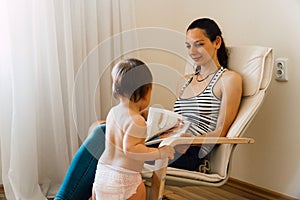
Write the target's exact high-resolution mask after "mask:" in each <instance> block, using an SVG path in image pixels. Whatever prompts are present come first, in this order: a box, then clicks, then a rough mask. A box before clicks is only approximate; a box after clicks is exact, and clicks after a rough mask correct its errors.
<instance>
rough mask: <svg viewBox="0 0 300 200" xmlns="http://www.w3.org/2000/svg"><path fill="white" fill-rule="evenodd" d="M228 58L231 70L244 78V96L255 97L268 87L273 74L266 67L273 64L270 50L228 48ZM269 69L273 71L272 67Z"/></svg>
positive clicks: (256, 47) (255, 47) (251, 47)
mask: <svg viewBox="0 0 300 200" xmlns="http://www.w3.org/2000/svg"><path fill="white" fill-rule="evenodd" d="M228 56H229V57H228V67H229V69H231V70H233V71H236V72H238V73H239V74H241V76H242V78H243V96H252V95H255V94H256V93H257V92H258V90H259V89H263V88H265V87H267V86H268V84H269V82H270V75H271V72H270V70H267V69H265V67H266V66H268V65H269V64H270V63H269V62H272V55H271V49H270V48H267V47H260V46H234V47H228ZM266 62H268V63H266ZM269 68H270V69H271V67H269ZM262 72H264V73H262Z"/></svg>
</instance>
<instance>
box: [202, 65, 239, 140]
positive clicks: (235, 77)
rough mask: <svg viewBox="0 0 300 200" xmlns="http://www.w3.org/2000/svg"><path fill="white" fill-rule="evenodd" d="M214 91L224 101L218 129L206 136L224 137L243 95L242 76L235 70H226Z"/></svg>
mask: <svg viewBox="0 0 300 200" xmlns="http://www.w3.org/2000/svg"><path fill="white" fill-rule="evenodd" d="M215 89H216V91H215ZM214 92H216V93H217V94H220V95H221V98H222V103H221V108H220V111H219V118H218V121H217V126H216V129H215V131H212V132H209V133H207V134H206V136H211V137H224V136H226V134H227V132H228V130H229V128H230V126H231V124H232V123H233V121H234V119H235V118H236V115H237V113H238V110H239V106H240V102H241V97H242V78H241V76H240V75H239V74H238V73H236V72H233V71H229V70H228V71H225V72H224V73H223V75H222V76H221V78H220V80H219V81H218V83H217V84H216V88H214Z"/></svg>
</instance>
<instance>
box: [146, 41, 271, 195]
mask: <svg viewBox="0 0 300 200" xmlns="http://www.w3.org/2000/svg"><path fill="white" fill-rule="evenodd" d="M228 50H229V60H228V66H229V69H231V70H234V71H236V72H238V73H240V74H241V76H242V78H243V97H242V101H241V105H240V108H239V112H238V115H237V117H236V119H235V121H234V122H233V124H232V126H231V127H230V129H229V131H228V133H227V136H226V137H216V138H212V137H210V138H209V137H206V138H196V139H194V138H184V137H180V138H168V139H167V140H165V141H164V142H163V143H161V144H160V145H165V144H170V145H174V146H175V145H177V144H220V145H218V146H216V147H215V148H214V150H213V152H212V153H211V156H210V165H211V171H210V173H209V174H206V173H201V172H195V171H187V170H182V169H176V168H171V167H167V163H168V161H167V159H165V160H157V161H156V162H155V169H157V170H155V171H154V172H153V173H151V175H149V173H145V174H143V177H144V178H151V189H150V199H151V200H152V199H162V195H163V191H164V185H165V181H166V180H167V181H172V182H173V183H174V182H179V183H180V184H188V185H192V184H193V185H195V184H196V185H209V186H221V185H223V184H224V183H225V182H226V181H227V180H228V178H229V174H230V160H231V157H232V154H233V150H234V149H235V148H234V147H235V146H236V145H237V144H249V143H254V140H253V139H251V138H242V137H241V136H242V134H243V133H244V131H245V129H246V128H247V126H248V125H249V123H250V122H251V121H252V119H253V117H254V116H255V114H256V113H257V111H258V110H259V108H260V106H261V105H262V102H263V99H264V97H265V93H266V90H267V88H268V86H269V83H270V81H271V77H272V69H273V60H274V57H273V51H272V49H271V48H268V47H260V46H234V47H229V48H228ZM145 168H147V166H146V165H145Z"/></svg>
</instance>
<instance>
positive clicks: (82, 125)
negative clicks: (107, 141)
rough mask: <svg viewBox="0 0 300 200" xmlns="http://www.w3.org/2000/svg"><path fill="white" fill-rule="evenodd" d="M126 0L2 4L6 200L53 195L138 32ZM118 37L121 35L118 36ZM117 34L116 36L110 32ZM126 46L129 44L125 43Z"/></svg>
mask: <svg viewBox="0 0 300 200" xmlns="http://www.w3.org/2000/svg"><path fill="white" fill-rule="evenodd" d="M134 18H135V14H134V4H133V1H132V0H126V1H122V0H117V1H105V0H90V1H79V0H78V1H72V0H64V1H60V0H53V1H39V0H2V1H1V2H0V27H1V32H0V43H1V46H0V107H1V112H0V130H1V131H0V141H1V144H0V145H1V146H0V147H1V149H0V152H1V169H2V172H1V175H2V183H3V185H4V189H5V193H6V196H7V198H8V199H10V200H11V199H12V200H13V199H22V200H25V199H30V200H35V199H36V200H40V199H46V196H48V197H50V196H54V195H55V193H56V191H57V189H58V187H59V185H60V184H61V181H62V180H63V178H64V175H65V172H66V170H67V168H68V166H69V163H70V161H71V159H72V156H73V155H74V153H75V152H76V151H77V149H78V147H79V145H80V144H81V142H82V141H83V140H84V139H85V138H86V136H87V131H88V128H89V126H90V124H92V123H93V122H94V121H95V120H98V119H104V118H105V114H106V112H107V111H108V109H109V108H110V107H111V104H113V101H112V99H111V85H110V82H111V80H110V69H111V66H112V64H113V63H114V61H116V60H118V59H119V58H120V57H122V56H123V54H126V53H128V52H125V51H124V49H131V48H132V49H135V47H136V43H137V41H136V37H135V35H134V34H131V36H130V37H126V41H124V39H123V37H122V34H120V33H122V32H123V31H126V30H130V29H133V28H135V21H134ZM118 34H119V35H118ZM116 35H118V36H117V37H116ZM131 46H132V47H131Z"/></svg>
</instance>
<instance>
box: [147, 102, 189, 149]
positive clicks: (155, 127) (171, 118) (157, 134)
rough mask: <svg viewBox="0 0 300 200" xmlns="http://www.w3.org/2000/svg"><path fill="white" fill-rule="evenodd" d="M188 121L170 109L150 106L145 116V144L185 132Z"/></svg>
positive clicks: (154, 142) (158, 141)
mask: <svg viewBox="0 0 300 200" xmlns="http://www.w3.org/2000/svg"><path fill="white" fill-rule="evenodd" d="M190 124H191V123H190V122H189V121H187V120H186V118H185V117H183V116H181V115H179V114H178V113H175V112H173V111H170V110H166V109H162V108H154V107H150V108H149V112H148V118H147V138H146V140H145V144H146V145H151V144H156V143H160V142H161V141H162V140H163V139H164V138H167V137H176V136H180V135H181V134H182V133H186V131H187V130H188V128H189V126H190Z"/></svg>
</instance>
